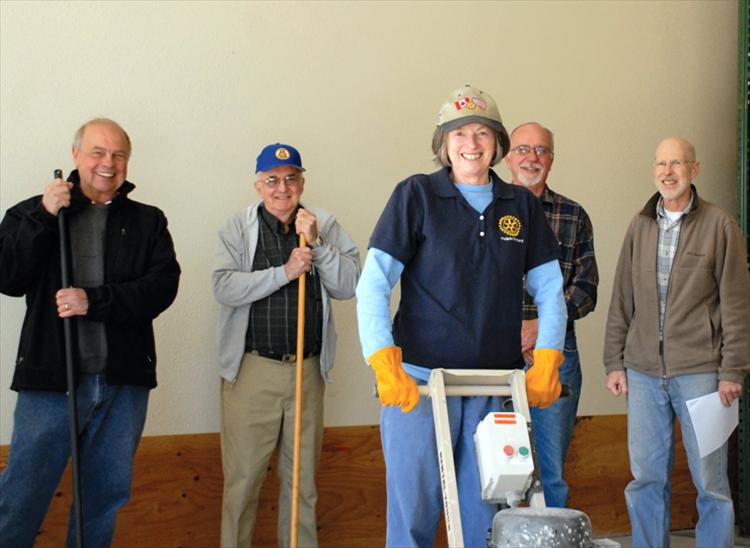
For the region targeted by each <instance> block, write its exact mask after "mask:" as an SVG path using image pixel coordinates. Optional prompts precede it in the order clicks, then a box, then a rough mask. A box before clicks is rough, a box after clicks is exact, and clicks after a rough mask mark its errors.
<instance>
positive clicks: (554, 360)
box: [526, 348, 565, 408]
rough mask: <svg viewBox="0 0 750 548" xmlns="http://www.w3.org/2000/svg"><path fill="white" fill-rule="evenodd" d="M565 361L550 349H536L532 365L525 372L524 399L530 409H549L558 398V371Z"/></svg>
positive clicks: (557, 352)
mask: <svg viewBox="0 0 750 548" xmlns="http://www.w3.org/2000/svg"><path fill="white" fill-rule="evenodd" d="M564 361H565V357H564V356H563V353H562V352H560V351H559V350H554V349H552V348H536V349H535V350H534V365H532V366H531V367H530V368H529V369H528V370H527V371H526V397H527V399H528V400H529V406H530V407H542V408H544V407H549V406H550V405H552V404H553V403H555V401H556V400H557V398H559V397H560V392H561V391H562V387H561V386H560V375H559V374H558V370H559V369H560V366H561V365H562V363H563V362H564Z"/></svg>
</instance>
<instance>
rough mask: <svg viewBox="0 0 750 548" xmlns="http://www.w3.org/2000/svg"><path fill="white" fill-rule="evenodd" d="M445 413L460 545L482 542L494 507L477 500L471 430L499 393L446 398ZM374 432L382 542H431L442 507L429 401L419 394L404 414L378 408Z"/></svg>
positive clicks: (498, 406) (493, 407) (498, 405)
mask: <svg viewBox="0 0 750 548" xmlns="http://www.w3.org/2000/svg"><path fill="white" fill-rule="evenodd" d="M447 401H448V416H449V422H450V430H451V440H452V442H453V457H454V461H455V466H456V480H457V484H458V498H459V504H460V507H461V522H462V528H463V533H464V545H465V546H467V547H484V546H487V530H488V529H490V528H491V527H492V518H493V517H494V515H495V512H496V510H497V508H496V507H495V505H494V504H485V503H483V502H482V499H481V494H480V485H479V471H478V468H477V459H476V453H475V449H474V440H473V435H474V432H475V431H476V427H477V425H478V424H479V422H480V421H481V420H482V419H483V418H484V417H485V416H486V415H487V413H489V412H491V411H498V410H502V400H501V399H500V398H487V397H449V398H447ZM380 435H381V441H382V444H383V454H384V456H385V470H386V489H387V493H388V510H387V531H386V546H388V547H394V548H395V547H398V548H405V547H410V546H433V545H434V541H435V533H436V531H437V526H438V523H439V520H440V512H441V510H442V508H443V503H442V500H443V499H442V492H441V487H440V471H439V467H438V458H437V449H436V445H435V426H434V423H433V418H432V402H431V401H430V399H429V398H425V397H422V398H420V400H419V405H417V407H415V408H414V409H413V410H412V411H411V412H409V413H402V412H401V408H400V407H383V408H382V410H381V412H380Z"/></svg>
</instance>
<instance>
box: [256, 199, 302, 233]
mask: <svg viewBox="0 0 750 548" xmlns="http://www.w3.org/2000/svg"><path fill="white" fill-rule="evenodd" d="M258 211H259V212H260V218H261V219H262V220H263V222H265V223H266V226H268V228H270V229H271V230H273V231H274V232H275V233H277V234H282V235H284V234H286V233H287V231H285V230H284V228H285V227H284V223H282V222H281V221H279V220H278V219H277V218H276V217H274V216H273V215H272V214H271V213H269V211H268V210H267V209H266V208H265V206H264V205H263V202H261V203H260V205H259V206H258ZM296 218H297V212H296V211H295V212H294V214H293V215H292V217H291V218H290V219H289V225H288V226H294V221H295V220H296Z"/></svg>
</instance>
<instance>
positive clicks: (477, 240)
mask: <svg viewBox="0 0 750 548" xmlns="http://www.w3.org/2000/svg"><path fill="white" fill-rule="evenodd" d="M449 174H450V171H449V169H448V168H444V169H442V170H440V171H437V172H435V173H433V174H431V175H415V176H413V177H410V178H409V179H406V180H405V181H403V182H401V183H399V184H398V185H397V186H396V189H395V190H394V191H393V194H392V195H391V198H390V200H389V201H388V204H387V205H386V207H385V210H384V211H383V213H382V215H381V216H380V219H379V220H378V223H377V225H376V226H375V230H374V231H373V234H372V237H371V238H370V244H369V246H370V247H375V248H378V249H380V250H382V251H385V252H386V253H388V254H389V255H391V256H393V257H395V258H396V259H398V260H399V261H401V262H402V263H403V264H404V271H403V273H402V274H401V301H400V303H399V307H398V312H397V313H396V317H395V318H394V320H393V338H394V341H395V343H396V344H397V345H398V346H400V347H401V348H402V350H403V359H404V361H405V362H408V363H412V364H414V365H420V366H423V367H428V368H436V367H447V368H458V369H513V368H519V367H523V358H522V355H521V310H522V302H523V276H524V274H525V273H526V272H528V271H529V270H531V269H532V268H534V267H536V266H539V265H541V264H544V263H546V262H549V261H552V260H555V259H558V257H559V246H558V243H557V240H556V239H555V236H554V234H553V233H552V230H551V229H550V227H549V224H548V223H547V220H546V218H545V216H544V211H543V209H542V206H541V203H540V202H539V200H537V198H536V197H535V196H534V195H533V194H532V193H531V192H529V191H528V190H526V189H525V188H522V187H519V186H514V185H510V184H508V183H505V182H504V181H502V180H501V179H500V177H498V176H497V174H495V173H494V172H493V171H490V176H491V177H492V181H493V183H494V184H493V199H492V202H491V203H490V205H489V206H487V208H486V209H485V211H483V212H482V213H478V212H477V211H476V210H475V209H474V208H472V207H471V206H470V205H469V203H468V202H467V201H466V200H465V199H464V197H463V196H462V195H461V193H460V192H459V190H458V189H457V188H456V187H455V185H454V184H453V182H452V181H451V180H450V176H449Z"/></svg>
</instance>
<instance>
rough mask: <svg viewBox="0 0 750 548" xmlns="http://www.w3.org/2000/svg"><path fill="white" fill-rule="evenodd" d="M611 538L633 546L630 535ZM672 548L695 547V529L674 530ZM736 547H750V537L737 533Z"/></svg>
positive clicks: (627, 545) (610, 538)
mask: <svg viewBox="0 0 750 548" xmlns="http://www.w3.org/2000/svg"><path fill="white" fill-rule="evenodd" d="M606 538H607V539H609V540H613V541H615V542H617V543H619V544H620V546H621V548H633V545H632V543H631V540H630V536H627V537H606ZM669 545H670V548H695V531H693V530H692V529H691V530H686V531H672V533H671V534H670V535H669ZM734 546H735V548H746V547H750V537H740V536H739V535H738V534H735V537H734Z"/></svg>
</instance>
